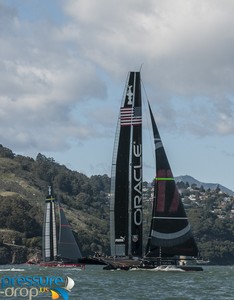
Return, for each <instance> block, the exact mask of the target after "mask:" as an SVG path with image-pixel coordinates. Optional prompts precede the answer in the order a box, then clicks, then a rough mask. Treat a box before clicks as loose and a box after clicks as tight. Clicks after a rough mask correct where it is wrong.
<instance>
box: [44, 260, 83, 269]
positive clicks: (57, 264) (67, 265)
mask: <svg viewBox="0 0 234 300" xmlns="http://www.w3.org/2000/svg"><path fill="white" fill-rule="evenodd" d="M39 266H41V267H59V268H81V269H85V264H83V263H68V262H58V261H50V262H42V263H40V264H39Z"/></svg>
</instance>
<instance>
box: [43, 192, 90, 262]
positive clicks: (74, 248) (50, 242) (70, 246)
mask: <svg viewBox="0 0 234 300" xmlns="http://www.w3.org/2000/svg"><path fill="white" fill-rule="evenodd" d="M56 206H58V208H59V237H58V234H57V224H56V223H57V222H56ZM42 257H43V260H42V262H41V263H40V265H42V266H51V267H56V266H59V267H84V265H83V264H82V263H81V261H82V255H81V251H80V249H79V246H78V244H77V242H76V239H75V237H74V235H73V232H72V229H71V226H70V224H69V223H68V221H67V218H66V216H65V214H64V211H63V208H62V206H61V204H60V203H56V201H55V198H54V197H53V196H52V193H51V188H49V194H48V196H47V198H46V200H45V213H44V221H43V233H42Z"/></svg>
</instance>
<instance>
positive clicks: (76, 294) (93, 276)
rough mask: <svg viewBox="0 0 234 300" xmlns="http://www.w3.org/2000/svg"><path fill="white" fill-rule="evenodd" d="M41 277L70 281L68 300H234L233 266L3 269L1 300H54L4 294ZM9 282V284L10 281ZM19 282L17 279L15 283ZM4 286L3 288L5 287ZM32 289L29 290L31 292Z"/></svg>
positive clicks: (44, 295)
mask: <svg viewBox="0 0 234 300" xmlns="http://www.w3.org/2000/svg"><path fill="white" fill-rule="evenodd" d="M27 276H39V277H42V278H44V279H45V278H46V277H47V278H52V279H53V278H56V277H62V278H64V280H65V279H66V277H67V276H68V277H70V278H72V279H73V280H74V282H75V285H74V287H73V288H72V290H71V292H69V293H68V296H69V297H68V298H66V299H69V300H72V299H74V300H138V299H139V300H146V299H155V300H156V299H162V300H175V299H178V300H192V299H202V300H206V299H207V300H216V299H217V300H225V299H234V266H204V271H203V272H181V271H180V272H179V271H154V270H132V271H121V270H116V271H106V270H103V266H90V265H88V266H86V268H85V270H80V269H77V268H42V267H38V266H27V265H14V266H12V265H10V266H9V265H7V266H0V280H1V289H0V299H17V300H18V299H30V300H32V299H38V300H40V299H53V298H52V294H51V292H50V291H48V292H44V293H40V294H39V295H35V296H33V295H31V296H30V293H29V292H28V291H27V290H26V289H24V290H22V291H21V295H19V291H15V293H16V294H17V293H18V294H17V295H16V294H15V295H14V296H12V295H11V296H10V293H8V296H6V295H5V294H4V290H5V289H6V287H7V286H6V285H7V284H9V282H11V283H12V280H13V279H12V278H14V277H15V278H17V277H23V278H26V277H27ZM7 280H8V281H7ZM15 280H16V279H15ZM2 284H5V286H4V288H3V285H2ZM28 289H29V288H28ZM30 297H31V298H30ZM54 299H59V300H63V299H64V300H66V299H65V298H63V296H61V295H60V296H59V298H54Z"/></svg>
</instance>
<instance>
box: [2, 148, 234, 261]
mask: <svg viewBox="0 0 234 300" xmlns="http://www.w3.org/2000/svg"><path fill="white" fill-rule="evenodd" d="M187 179H188V177H186V181H185V182H182V181H180V180H179V181H178V187H179V190H180V192H181V194H182V200H183V202H184V205H185V208H186V211H187V213H188V216H189V219H190V220H191V225H192V228H193V231H194V235H195V238H196V240H197V242H198V247H199V249H200V251H201V255H202V256H203V257H204V258H209V259H210V261H211V262H212V263H217V264H234V226H233V219H234V197H231V196H230V195H228V194H226V193H224V192H222V191H221V188H220V186H219V185H218V186H217V185H216V188H215V189H214V190H213V191H212V190H211V189H208V190H205V189H204V186H205V185H204V184H202V185H201V186H199V185H198V184H197V183H196V184H194V182H193V183H192V184H191V186H190V185H189V184H188V180H187ZM49 185H51V186H52V187H53V190H54V192H55V197H56V198H57V199H58V200H60V201H61V203H62V205H63V207H64V211H65V214H66V216H67V218H68V221H69V222H70V223H71V225H72V228H73V230H74V233H75V236H76V238H77V241H78V243H79V246H80V248H81V250H82V252H83V255H84V256H87V255H93V254H94V253H95V252H99V253H103V254H107V255H109V200H110V199H109V191H110V178H109V177H108V176H107V175H102V176H101V175H94V176H91V177H90V178H89V177H87V176H85V175H84V174H82V173H79V172H76V171H71V170H69V169H68V168H67V167H65V166H64V165H60V164H58V163H56V162H55V161H54V159H53V158H47V157H45V156H44V155H42V154H40V153H39V154H38V155H37V157H36V159H35V160H34V159H32V158H30V157H24V156H21V155H15V154H14V153H13V152H12V151H11V150H10V149H7V148H5V147H3V146H2V145H0V233H1V238H0V264H7V263H24V262H26V261H27V260H28V259H29V258H31V257H32V256H34V255H35V254H37V255H38V256H40V253H41V233H42V220H43V210H44V202H45V197H46V196H47V191H48V186H49ZM151 197H152V190H151V185H150V184H148V183H147V182H144V224H145V225H147V226H148V227H149V224H150V218H151V209H152V198H151ZM147 226H145V227H147ZM144 231H145V236H146V237H147V235H148V229H147V228H145V230H144Z"/></svg>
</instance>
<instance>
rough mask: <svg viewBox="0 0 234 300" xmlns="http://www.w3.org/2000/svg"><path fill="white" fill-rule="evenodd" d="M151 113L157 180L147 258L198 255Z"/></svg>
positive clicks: (155, 182)
mask: <svg viewBox="0 0 234 300" xmlns="http://www.w3.org/2000/svg"><path fill="white" fill-rule="evenodd" d="M149 110H150V117H151V122H152V127H153V135H154V143H155V156H156V178H155V181H154V204H153V212H152V221H151V230H150V234H149V239H148V244H147V247H146V256H149V257H160V256H161V257H172V256H175V255H185V256H196V255H197V254H198V249H197V246H196V243H195V240H194V238H193V235H192V232H191V228H190V224H189V222H188V218H187V216H186V213H185V210H184V207H183V203H182V201H181V197H180V195H179V192H178V189H177V186H176V184H175V180H174V178H173V175H172V171H171V168H170V165H169V162H168V159H167V156H166V153H165V150H164V147H163V144H162V141H161V138H160V135H159V131H158V128H157V126H156V123H155V120H154V116H153V114H152V111H151V108H150V105H149Z"/></svg>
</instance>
